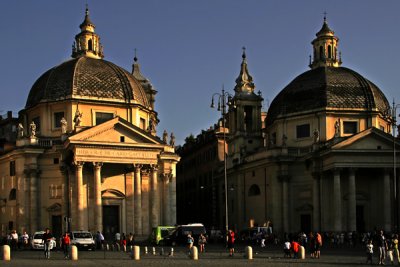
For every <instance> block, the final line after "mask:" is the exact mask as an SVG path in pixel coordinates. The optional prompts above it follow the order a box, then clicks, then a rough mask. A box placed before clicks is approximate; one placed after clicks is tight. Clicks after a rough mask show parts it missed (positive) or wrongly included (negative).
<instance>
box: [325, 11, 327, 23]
mask: <svg viewBox="0 0 400 267" xmlns="http://www.w3.org/2000/svg"><path fill="white" fill-rule="evenodd" d="M326 15H327V13H326V11H325V12H324V23H326Z"/></svg>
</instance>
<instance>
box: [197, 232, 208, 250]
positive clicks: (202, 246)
mask: <svg viewBox="0 0 400 267" xmlns="http://www.w3.org/2000/svg"><path fill="white" fill-rule="evenodd" d="M206 243H207V238H206V237H205V235H203V234H200V236H199V247H200V252H201V253H203V252H205V246H206Z"/></svg>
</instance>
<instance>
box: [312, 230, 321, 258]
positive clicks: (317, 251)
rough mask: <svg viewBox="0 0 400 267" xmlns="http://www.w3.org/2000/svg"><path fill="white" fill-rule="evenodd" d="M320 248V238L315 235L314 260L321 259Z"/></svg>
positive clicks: (319, 235)
mask: <svg viewBox="0 0 400 267" xmlns="http://www.w3.org/2000/svg"><path fill="white" fill-rule="evenodd" d="M321 247H322V236H321V234H320V233H318V232H317V233H316V234H315V255H314V256H315V258H316V259H319V258H320V257H321Z"/></svg>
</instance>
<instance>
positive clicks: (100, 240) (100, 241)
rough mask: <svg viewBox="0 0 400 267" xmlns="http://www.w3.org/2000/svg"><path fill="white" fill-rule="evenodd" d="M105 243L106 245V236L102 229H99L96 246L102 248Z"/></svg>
mask: <svg viewBox="0 0 400 267" xmlns="http://www.w3.org/2000/svg"><path fill="white" fill-rule="evenodd" d="M103 245H104V236H103V234H102V233H101V232H100V231H97V234H96V247H97V249H102V247H103Z"/></svg>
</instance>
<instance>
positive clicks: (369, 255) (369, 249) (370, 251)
mask: <svg viewBox="0 0 400 267" xmlns="http://www.w3.org/2000/svg"><path fill="white" fill-rule="evenodd" d="M373 254H374V245H373V244H372V240H369V241H368V243H367V261H366V262H365V264H368V262H370V263H371V265H372V255H373Z"/></svg>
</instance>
